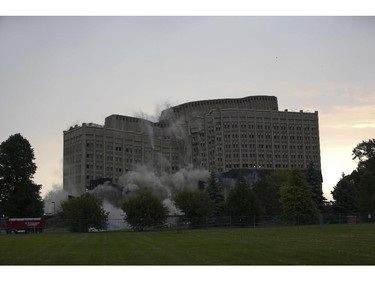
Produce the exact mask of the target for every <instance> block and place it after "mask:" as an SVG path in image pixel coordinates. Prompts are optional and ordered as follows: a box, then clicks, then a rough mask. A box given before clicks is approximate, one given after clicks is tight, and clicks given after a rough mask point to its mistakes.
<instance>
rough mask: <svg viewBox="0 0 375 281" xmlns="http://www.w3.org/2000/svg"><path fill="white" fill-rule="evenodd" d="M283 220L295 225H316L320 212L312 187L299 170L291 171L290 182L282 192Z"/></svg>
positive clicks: (282, 188) (283, 187)
mask: <svg viewBox="0 0 375 281" xmlns="http://www.w3.org/2000/svg"><path fill="white" fill-rule="evenodd" d="M280 206H281V214H282V218H283V219H284V220H285V221H286V222H288V223H293V224H311V223H316V222H317V221H318V217H319V211H318V208H317V206H316V203H315V201H314V200H313V193H312V191H311V187H310V186H309V184H308V183H307V181H306V180H305V178H304V176H303V174H302V172H301V171H300V170H298V169H294V170H291V171H290V175H289V180H288V182H287V183H286V184H285V185H284V186H282V187H281V190H280Z"/></svg>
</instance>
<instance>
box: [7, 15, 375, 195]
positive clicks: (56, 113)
mask: <svg viewBox="0 0 375 281" xmlns="http://www.w3.org/2000/svg"><path fill="white" fill-rule="evenodd" d="M374 30H375V17H0V98H1V100H0V141H1V142H2V141H4V140H6V139H7V138H8V137H9V136H10V135H12V134H15V133H21V134H22V135H23V136H24V137H25V138H27V139H28V140H29V141H30V143H31V145H32V147H33V148H34V151H35V157H36V164H37V166H38V170H37V173H36V175H35V179H34V180H35V182H36V183H38V184H42V185H43V189H42V194H43V195H45V194H46V193H47V192H48V191H50V190H52V188H58V187H59V188H61V187H62V158H63V154H62V153H63V130H66V129H68V128H69V127H70V126H71V125H74V124H81V123H83V122H94V123H99V124H104V118H105V117H106V116H108V115H111V114H122V115H129V116H140V115H141V114H146V115H149V116H156V115H157V114H158V113H159V112H160V111H161V110H162V109H163V108H165V106H166V105H167V104H168V105H177V104H179V103H184V102H188V101H194V100H199V99H216V98H226V97H228V98H234V97H245V96H248V95H274V96H277V98H278V102H279V109H280V110H284V109H290V110H301V109H302V110H311V111H318V112H319V124H320V142H321V158H322V170H323V177H324V183H323V187H324V193H325V196H326V197H328V198H331V196H330V191H331V190H332V188H333V186H334V185H335V184H336V183H337V181H338V180H339V179H340V177H341V173H342V172H345V173H350V172H351V171H352V170H353V169H355V167H356V163H355V161H353V160H352V159H351V158H352V157H351V151H352V149H353V148H354V147H355V146H356V144H357V143H359V142H361V141H362V140H368V139H369V138H374V137H375V68H374V66H375V51H374V46H375V32H374Z"/></svg>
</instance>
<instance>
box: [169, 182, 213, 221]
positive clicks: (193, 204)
mask: <svg viewBox="0 0 375 281" xmlns="http://www.w3.org/2000/svg"><path fill="white" fill-rule="evenodd" d="M174 201H175V204H176V206H177V207H178V208H179V209H180V210H181V211H182V212H184V214H185V216H186V218H187V219H188V220H189V221H190V222H191V223H192V224H193V225H199V224H201V223H202V222H203V218H204V217H206V216H208V215H209V214H210V212H211V208H212V202H211V199H210V196H209V195H208V193H207V192H205V191H202V190H189V189H186V188H185V189H183V190H182V191H179V192H178V193H177V194H176V195H175V197H174Z"/></svg>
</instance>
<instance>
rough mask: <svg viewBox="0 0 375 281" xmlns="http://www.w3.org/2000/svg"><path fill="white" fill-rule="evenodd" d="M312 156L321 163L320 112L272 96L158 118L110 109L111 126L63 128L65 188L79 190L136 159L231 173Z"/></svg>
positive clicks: (167, 167) (181, 109)
mask: <svg viewBox="0 0 375 281" xmlns="http://www.w3.org/2000/svg"><path fill="white" fill-rule="evenodd" d="M310 162H313V163H314V165H315V167H317V169H319V170H320V167H321V163H320V141H319V120H318V112H314V113H309V112H303V111H298V112H291V111H288V110H285V111H279V110H278V103H277V98H276V97H273V96H249V97H245V98H239V99H216V100H203V101H195V102H189V103H185V104H181V105H178V106H175V107H171V108H169V109H166V110H164V111H163V112H162V114H161V117H160V120H159V122H150V121H147V120H144V119H141V118H134V117H129V116H122V115H111V116H108V117H107V118H106V119H105V123H104V125H96V124H92V123H83V124H82V125H81V126H75V127H71V128H70V129H69V130H67V131H64V189H65V190H67V191H68V192H70V193H72V194H76V195H79V194H82V193H83V192H85V190H86V189H87V188H90V184H91V185H92V183H93V182H95V181H96V180H98V179H102V178H108V179H111V180H112V182H113V183H116V182H117V180H118V178H119V177H120V176H121V175H122V174H123V173H124V172H126V171H130V170H133V169H135V167H136V166H137V165H146V166H149V168H151V169H153V170H154V171H155V172H162V171H163V172H168V173H174V172H177V171H178V170H179V169H181V168H182V167H184V166H186V165H189V164H190V165H191V164H192V165H193V166H194V167H196V168H204V169H207V170H209V171H215V172H219V173H225V172H228V171H230V170H235V169H247V170H277V169H289V168H294V167H298V168H301V169H305V168H307V165H308V164H309V163H310Z"/></svg>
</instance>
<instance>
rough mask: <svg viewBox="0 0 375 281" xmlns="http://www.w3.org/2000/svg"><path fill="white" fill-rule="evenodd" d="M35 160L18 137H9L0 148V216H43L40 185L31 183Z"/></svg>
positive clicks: (19, 135)
mask: <svg viewBox="0 0 375 281" xmlns="http://www.w3.org/2000/svg"><path fill="white" fill-rule="evenodd" d="M34 160H35V156H34V150H33V149H32V147H31V145H30V143H29V141H28V140H27V139H25V138H24V137H23V136H21V134H15V135H12V136H10V137H9V138H8V139H7V140H6V141H4V142H2V143H1V145H0V215H3V216H8V217H39V216H41V215H43V201H42V199H41V197H40V189H41V187H42V186H41V185H37V184H35V183H34V182H33V177H34V174H35V172H36V169H37V167H36V165H35V163H34Z"/></svg>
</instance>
